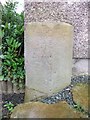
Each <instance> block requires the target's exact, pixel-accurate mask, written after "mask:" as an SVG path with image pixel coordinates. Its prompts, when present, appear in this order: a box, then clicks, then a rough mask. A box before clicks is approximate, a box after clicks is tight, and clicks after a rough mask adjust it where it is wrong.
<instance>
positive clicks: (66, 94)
mask: <svg viewBox="0 0 90 120" xmlns="http://www.w3.org/2000/svg"><path fill="white" fill-rule="evenodd" d="M89 80H90V76H87V75H82V76H75V77H73V78H72V79H71V84H70V85H69V86H67V87H66V88H64V89H63V90H62V91H60V92H58V93H57V94H55V95H53V96H50V97H47V98H44V99H41V100H40V101H41V102H43V103H47V104H54V103H57V102H59V101H63V100H64V101H66V102H67V103H68V104H69V105H71V106H74V105H75V102H74V101H73V96H72V92H71V89H72V87H73V86H74V85H75V84H77V83H88V82H89Z"/></svg>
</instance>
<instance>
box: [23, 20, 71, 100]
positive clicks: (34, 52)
mask: <svg viewBox="0 0 90 120" xmlns="http://www.w3.org/2000/svg"><path fill="white" fill-rule="evenodd" d="M72 45H73V26H72V25H70V24H67V23H63V22H62V23H60V22H52V23H45V22H41V23H39V22H36V23H35V22H32V23H29V24H27V25H26V30H25V66H26V94H25V100H26V101H29V100H33V99H36V98H38V97H45V96H50V95H52V94H54V93H57V92H58V91H60V90H62V89H63V88H64V87H66V86H67V85H69V84H70V82H71V74H72Z"/></svg>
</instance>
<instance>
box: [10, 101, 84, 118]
mask: <svg viewBox="0 0 90 120" xmlns="http://www.w3.org/2000/svg"><path fill="white" fill-rule="evenodd" d="M11 118H86V116H85V115H83V114H82V113H80V112H76V111H75V110H74V109H73V108H70V106H69V105H68V104H67V103H66V102H59V103H56V104H49V105H48V104H45V103H40V102H32V103H24V104H21V105H18V106H17V107H15V109H14V110H13V113H12V115H11Z"/></svg>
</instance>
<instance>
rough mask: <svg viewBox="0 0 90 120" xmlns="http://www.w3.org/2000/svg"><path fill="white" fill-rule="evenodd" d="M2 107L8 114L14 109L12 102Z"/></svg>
mask: <svg viewBox="0 0 90 120" xmlns="http://www.w3.org/2000/svg"><path fill="white" fill-rule="evenodd" d="M4 107H5V108H7V110H8V111H9V112H12V110H13V109H14V104H13V103H12V102H8V103H6V104H5V105H4Z"/></svg>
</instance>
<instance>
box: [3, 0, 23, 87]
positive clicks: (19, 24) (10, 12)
mask: <svg viewBox="0 0 90 120" xmlns="http://www.w3.org/2000/svg"><path fill="white" fill-rule="evenodd" d="M17 4H18V3H17V2H12V1H9V2H6V4H5V5H4V6H2V24H1V29H2V31H3V33H4V35H3V37H2V54H3V55H1V58H2V74H3V80H4V81H7V80H8V81H11V82H12V83H13V84H14V85H15V86H17V87H18V88H24V82H25V81H24V80H25V70H24V13H23V12H22V13H21V14H18V13H16V7H17Z"/></svg>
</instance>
